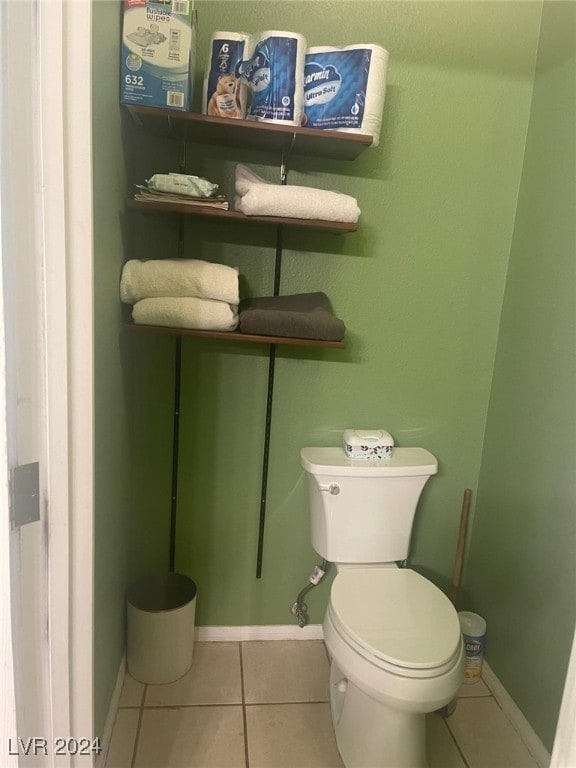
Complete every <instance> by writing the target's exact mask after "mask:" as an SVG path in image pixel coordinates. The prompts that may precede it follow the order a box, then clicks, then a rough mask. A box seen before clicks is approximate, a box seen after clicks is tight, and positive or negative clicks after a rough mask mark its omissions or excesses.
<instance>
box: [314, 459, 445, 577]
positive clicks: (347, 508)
mask: <svg viewBox="0 0 576 768" xmlns="http://www.w3.org/2000/svg"><path fill="white" fill-rule="evenodd" d="M300 462H301V464H302V466H303V467H304V469H305V470H306V472H307V473H308V488H309V504H310V525H311V538H312V546H313V547H314V549H315V550H316V552H318V554H319V555H321V556H322V557H324V558H325V559H326V560H329V561H331V562H333V563H388V562H393V561H395V560H404V559H405V558H406V557H407V556H408V549H409V546H410V536H411V534H412V524H413V522H414V514H415V512H416V505H417V503H418V499H419V498H420V494H421V493H422V489H423V488H424V486H425V485H426V481H427V480H428V478H429V477H430V475H434V474H436V472H437V471H438V462H437V461H436V458H435V457H434V456H433V455H432V454H431V453H429V451H426V450H425V449H424V448H395V449H394V453H393V454H392V457H391V458H390V459H385V460H381V461H379V462H374V463H372V462H366V461H351V460H350V459H348V458H347V457H346V455H345V454H344V452H343V451H342V449H341V448H303V449H302V450H301V452H300Z"/></svg>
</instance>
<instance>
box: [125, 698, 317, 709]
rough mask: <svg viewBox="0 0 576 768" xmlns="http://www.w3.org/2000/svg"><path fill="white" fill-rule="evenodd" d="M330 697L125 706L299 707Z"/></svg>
mask: <svg viewBox="0 0 576 768" xmlns="http://www.w3.org/2000/svg"><path fill="white" fill-rule="evenodd" d="M329 703H330V702H329V701H328V699H314V700H311V701H308V700H307V701H223V702H208V703H205V704H145V705H144V706H143V707H124V709H143V710H144V711H149V710H151V709H210V708H211V707H280V706H284V705H286V706H288V707H297V706H301V705H302V704H329Z"/></svg>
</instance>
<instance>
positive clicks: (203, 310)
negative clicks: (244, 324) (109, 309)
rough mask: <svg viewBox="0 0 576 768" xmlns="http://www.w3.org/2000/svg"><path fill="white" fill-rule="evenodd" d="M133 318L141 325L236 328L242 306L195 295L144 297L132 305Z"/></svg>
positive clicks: (197, 328) (214, 328) (224, 329)
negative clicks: (239, 309)
mask: <svg viewBox="0 0 576 768" xmlns="http://www.w3.org/2000/svg"><path fill="white" fill-rule="evenodd" d="M132 319H133V320H134V322H135V323H136V324H137V325H162V326H167V327H169V328H193V329H196V330H201V331H233V330H234V329H235V328H237V327H238V307H237V306H231V305H230V304H227V303H226V302H224V301H213V300H212V299H198V298H196V297H194V296H185V297H177V298H157V299H142V301H138V302H136V304H134V306H133V307H132Z"/></svg>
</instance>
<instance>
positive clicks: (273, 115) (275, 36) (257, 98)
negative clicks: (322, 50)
mask: <svg viewBox="0 0 576 768" xmlns="http://www.w3.org/2000/svg"><path fill="white" fill-rule="evenodd" d="M305 57H306V38H305V37H303V36H302V35H299V34H297V33H294V32H286V31H276V30H272V31H267V32H261V33H260V34H259V35H258V36H257V37H256V38H255V40H254V51H253V54H252V56H251V57H250V58H249V59H248V60H245V61H243V62H242V64H241V65H240V67H239V68H238V72H239V75H240V77H241V78H242V80H243V81H244V82H245V83H246V84H247V85H248V87H249V88H250V90H251V97H252V98H251V104H250V107H249V109H248V113H247V115H246V117H247V119H248V120H263V121H267V122H272V123H281V124H284V125H300V123H301V120H302V117H303V114H304V60H305Z"/></svg>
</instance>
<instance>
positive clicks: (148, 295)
mask: <svg viewBox="0 0 576 768" xmlns="http://www.w3.org/2000/svg"><path fill="white" fill-rule="evenodd" d="M162 296H175V297H178V296H180V297H183V296H195V297H197V298H201V299H216V300H217V301H224V302H226V303H228V304H238V302H239V300H240V296H239V292H238V270H237V269H234V268H233V267H227V266H226V265H224V264H212V263H210V262H208V261H201V260H200V259H150V260H149V261H140V260H138V259H132V260H131V261H127V262H126V264H125V265H124V269H123V270H122V279H121V280H120V298H121V299H122V301H123V302H125V303H126V304H135V303H136V302H137V301H140V300H141V299H153V298H160V297H162Z"/></svg>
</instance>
